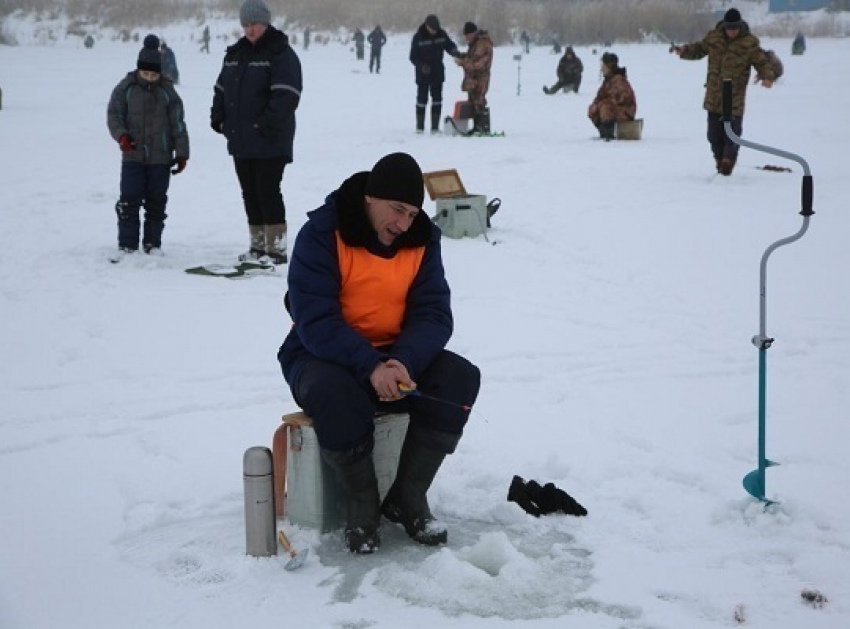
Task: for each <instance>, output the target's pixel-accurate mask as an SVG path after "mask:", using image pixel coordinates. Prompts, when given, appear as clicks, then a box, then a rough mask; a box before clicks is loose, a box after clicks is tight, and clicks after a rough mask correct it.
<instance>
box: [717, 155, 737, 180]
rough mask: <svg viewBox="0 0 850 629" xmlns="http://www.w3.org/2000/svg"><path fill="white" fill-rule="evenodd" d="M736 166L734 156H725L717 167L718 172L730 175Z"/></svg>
mask: <svg viewBox="0 0 850 629" xmlns="http://www.w3.org/2000/svg"><path fill="white" fill-rule="evenodd" d="M734 168H735V158H734V157H724V158H723V159H721V160H720V165H719V166H718V167H717V170H718V172H719V173H720V174H721V175H725V176H726V177H728V176H729V175H731V174H732V170H733V169H734Z"/></svg>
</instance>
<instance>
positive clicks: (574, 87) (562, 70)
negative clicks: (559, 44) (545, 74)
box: [543, 46, 584, 94]
mask: <svg viewBox="0 0 850 629" xmlns="http://www.w3.org/2000/svg"><path fill="white" fill-rule="evenodd" d="M582 72H584V66H583V65H582V63H581V59H579V58H578V57H576V53H575V52H574V51H573V48H572V46H567V49H566V50H565V51H564V55H563V56H562V57H561V59H560V61H558V70H557V74H558V82H557V83H555V85H553V86H552V87H546V86H545V85H544V86H543V92H544V93H545V94H557V93H558V90H560V89H562V88H563V90H564V91H565V92H576V93H578V88H579V86H580V85H581V73H582Z"/></svg>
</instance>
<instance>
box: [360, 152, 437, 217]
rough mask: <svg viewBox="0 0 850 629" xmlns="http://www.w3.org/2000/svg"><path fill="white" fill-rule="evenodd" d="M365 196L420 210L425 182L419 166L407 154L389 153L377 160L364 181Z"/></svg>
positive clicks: (423, 198)
mask: <svg viewBox="0 0 850 629" xmlns="http://www.w3.org/2000/svg"><path fill="white" fill-rule="evenodd" d="M365 192H366V194H368V195H369V196H371V197H377V198H378V199H388V200H390V201H401V202H402V203H408V204H410V205H413V206H415V207H418V208H421V207H422V202H423V201H425V180H424V178H423V177H422V169H421V168H419V164H417V163H416V160H415V159H413V158H412V157H411V156H410V155H408V154H407V153H390V154H389V155H385V156H384V157H382V158H381V159H379V160H378V163H376V164H375V165H374V166H373V167H372V172H370V173H369V178H368V179H367V180H366V189H365Z"/></svg>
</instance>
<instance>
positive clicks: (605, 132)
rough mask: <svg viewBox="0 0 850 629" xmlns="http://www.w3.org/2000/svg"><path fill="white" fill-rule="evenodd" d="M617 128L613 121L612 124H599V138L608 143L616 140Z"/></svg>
mask: <svg viewBox="0 0 850 629" xmlns="http://www.w3.org/2000/svg"><path fill="white" fill-rule="evenodd" d="M616 127H617V123H616V122H614V121H613V120H612V121H611V122H600V123H599V137H600V138H602V139H603V140H605V141H606V142H608V141H610V140H613V139H615V138H614V130H615V129H616Z"/></svg>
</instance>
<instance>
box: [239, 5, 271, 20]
mask: <svg viewBox="0 0 850 629" xmlns="http://www.w3.org/2000/svg"><path fill="white" fill-rule="evenodd" d="M239 23H240V24H241V25H242V26H247V25H248V24H265V25H266V26H268V25H269V24H271V23H272V12H271V11H269V8H268V7H267V6H266V3H265V2H263V0H245V2H243V3H242V8H241V9H239Z"/></svg>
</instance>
